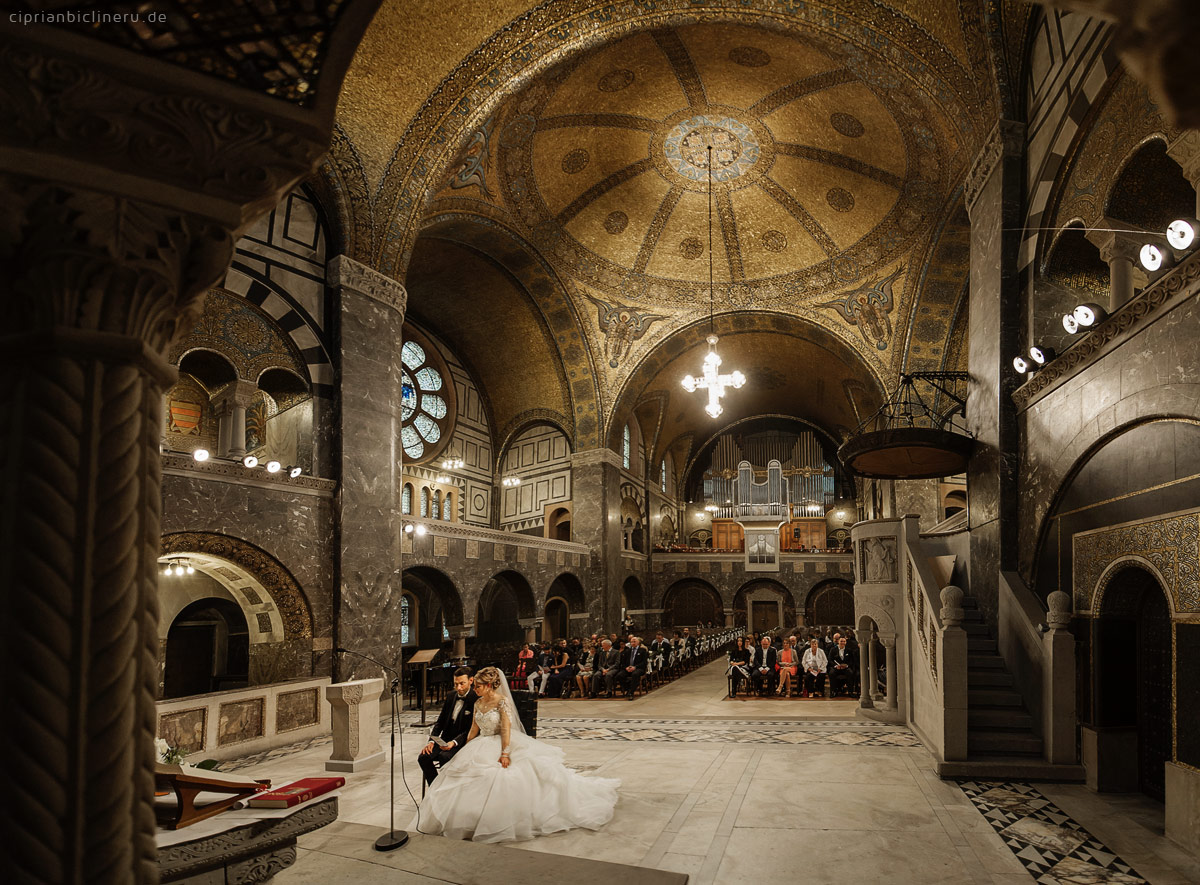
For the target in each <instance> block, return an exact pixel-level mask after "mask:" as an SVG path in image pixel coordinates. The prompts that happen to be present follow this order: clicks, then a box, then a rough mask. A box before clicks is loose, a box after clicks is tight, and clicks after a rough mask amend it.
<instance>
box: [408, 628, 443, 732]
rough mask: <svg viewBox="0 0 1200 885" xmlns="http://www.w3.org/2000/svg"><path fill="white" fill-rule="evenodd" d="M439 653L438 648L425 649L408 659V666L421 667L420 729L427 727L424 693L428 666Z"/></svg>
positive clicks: (426, 684)
mask: <svg viewBox="0 0 1200 885" xmlns="http://www.w3.org/2000/svg"><path fill="white" fill-rule="evenodd" d="M439 651H441V649H439V648H426V649H422V650H421V651H418V652H414V653H413V656H412V657H411V658H409V659H408V666H410V667H411V666H412V665H413V664H420V665H421V723H420V724H421V727H422V728H425V727H427V726H428V725H429V723H428V722H426V721H425V692H426V688H427V686H428V682H427V679H428V676H429V667H428V664H429V662H430V661H432V660H433V659H434V658H436V657H437V653H438V652H439Z"/></svg>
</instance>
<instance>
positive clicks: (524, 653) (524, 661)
mask: <svg viewBox="0 0 1200 885" xmlns="http://www.w3.org/2000/svg"><path fill="white" fill-rule="evenodd" d="M532 666H533V649H532V648H530V647H529V643H528V642H526V643H525V644H524V645H522V646H521V650H520V651H519V652H518V653H517V668H516V669H515V670H513V674H512V676H510V677H509V679H508V687H509V688H511V689H514V690H516V691H520V690H521V687H522V685H523V684H524V683H525V680H526V679H528V678H529V669H530V667H532Z"/></svg>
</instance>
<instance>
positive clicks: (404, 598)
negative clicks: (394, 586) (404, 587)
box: [400, 593, 412, 645]
mask: <svg viewBox="0 0 1200 885" xmlns="http://www.w3.org/2000/svg"><path fill="white" fill-rule="evenodd" d="M411 624H412V605H411V603H410V602H409V598H408V594H407V593H403V594H401V596H400V644H401V645H408V639H409V637H410V636H411V635H412V629H411Z"/></svg>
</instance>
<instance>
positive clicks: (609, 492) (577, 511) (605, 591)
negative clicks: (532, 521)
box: [571, 448, 622, 633]
mask: <svg viewBox="0 0 1200 885" xmlns="http://www.w3.org/2000/svg"><path fill="white" fill-rule="evenodd" d="M571 497H572V499H573V501H574V506H573V508H572V519H573V522H572V524H571V535H572V537H573V538H574V539H575V541H577V542H579V543H581V544H587V545H588V547H589V548H591V551H592V552H591V555H590V560H589V562H588V579H587V582H586V583H587V584H588V585H589V586H591V587H595V588H597V589H598V591H599V592H598V593H596V594H594V595H592V594H589V596H590V597H591V598H590V599H589V606H590V608H589V611H588V615H589V618H588V625H587V628H588V629H591V630H596V629H602V630H605V631H606V632H610V633H611V632H612V631H613V630H616V629H617V628H618V627H619V626H620V623H621V587H620V585H619V582H618V581H617V575H619V574H620V571H621V546H622V545H621V456H620V455H618V454H617V453H616V452H614V451H613V450H612V449H607V448H604V449H591V450H588V451H582V452H576V453H575V454H574V455H572V457H571Z"/></svg>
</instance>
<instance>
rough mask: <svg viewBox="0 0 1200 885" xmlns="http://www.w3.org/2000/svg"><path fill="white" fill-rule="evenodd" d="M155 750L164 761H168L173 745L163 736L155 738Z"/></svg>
mask: <svg viewBox="0 0 1200 885" xmlns="http://www.w3.org/2000/svg"><path fill="white" fill-rule="evenodd" d="M154 752H155V753H156V754H157V755H158V758H159V759H161V760H162V761H163V762H166V761H167V756H169V755H170V753H171V745H170V744H168V743H167V742H166V741H165V740H163V739H162V738H155V739H154Z"/></svg>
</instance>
